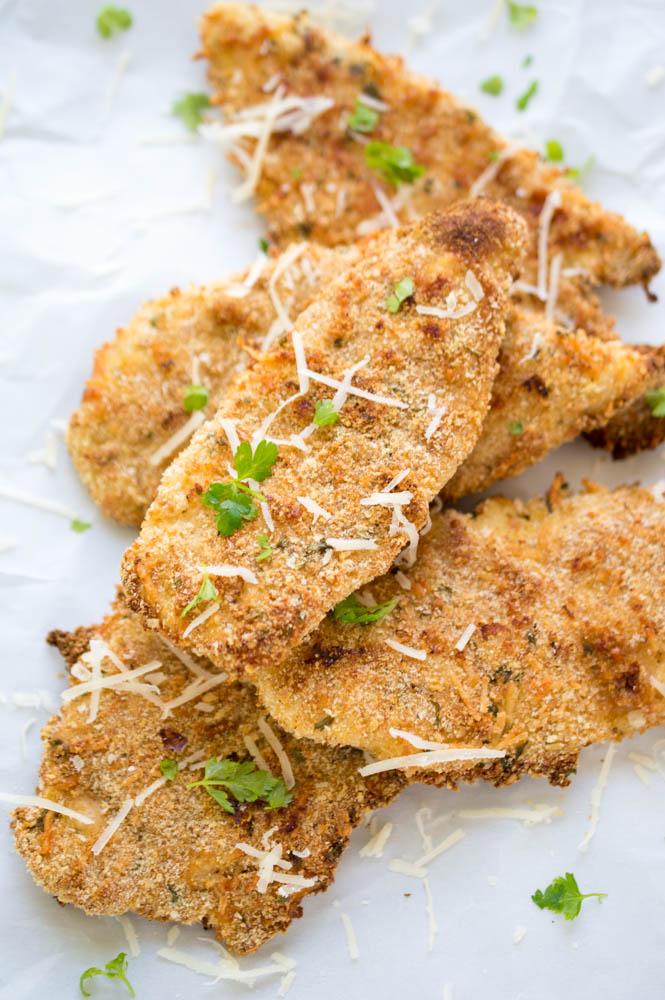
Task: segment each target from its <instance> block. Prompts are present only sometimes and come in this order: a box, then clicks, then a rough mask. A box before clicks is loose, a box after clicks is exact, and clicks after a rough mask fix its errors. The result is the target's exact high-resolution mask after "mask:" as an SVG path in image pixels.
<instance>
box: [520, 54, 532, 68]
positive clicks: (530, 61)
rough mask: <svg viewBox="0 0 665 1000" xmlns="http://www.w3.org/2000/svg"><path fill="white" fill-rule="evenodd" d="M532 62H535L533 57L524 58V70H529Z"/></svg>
mask: <svg viewBox="0 0 665 1000" xmlns="http://www.w3.org/2000/svg"><path fill="white" fill-rule="evenodd" d="M532 62H533V56H524V59H523V60H522V69H527V67H529V66H530V65H531V63H532Z"/></svg>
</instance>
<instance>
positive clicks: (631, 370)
mask: <svg viewBox="0 0 665 1000" xmlns="http://www.w3.org/2000/svg"><path fill="white" fill-rule="evenodd" d="M664 377H665V348H662V347H661V348H651V349H643V348H640V347H636V346H634V345H632V344H623V343H622V342H621V341H620V340H608V339H598V338H597V337H594V336H589V335H588V334H587V333H586V332H585V331H584V330H582V329H577V330H570V329H567V328H566V327H564V326H562V325H561V324H558V323H553V322H551V321H549V320H546V319H545V317H544V316H543V314H542V313H539V312H537V311H535V310H534V309H533V308H532V307H530V306H529V305H528V304H525V305H517V304H516V305H515V306H514V307H513V308H512V310H511V313H510V315H509V317H508V319H507V320H506V337H505V339H504V342H503V344H502V346H501V353H500V354H499V372H498V374H497V377H496V380H495V382H494V388H493V391H492V402H491V404H490V408H489V410H488V413H487V416H486V417H485V421H484V423H483V428H482V431H481V433H480V437H479V438H478V442H477V444H476V446H475V448H474V449H473V451H472V452H471V454H470V455H469V457H468V458H467V460H466V461H465V462H464V463H463V464H462V465H461V466H460V468H459V469H458V470H457V472H456V473H455V475H454V476H453V478H452V479H451V480H450V482H449V483H448V484H447V486H446V487H445V488H444V491H443V496H444V499H445V500H446V501H447V502H451V501H454V500H457V499H459V498H460V497H463V496H466V495H467V494H469V493H477V492H480V491H481V490H484V489H487V487H488V486H490V485H491V484H492V483H493V482H496V481H497V480H499V479H506V478H508V477H509V476H517V475H519V474H520V473H521V472H523V471H524V469H526V468H528V467H529V466H531V465H535V463H536V462H537V461H539V460H540V459H541V458H543V457H544V456H545V455H547V454H548V453H549V452H550V451H553V450H554V449H555V448H558V447H559V446H560V445H562V444H564V443H565V442H566V441H570V440H572V438H574V437H576V436H577V435H578V434H581V433H583V432H588V431H593V430H594V429H595V428H599V427H600V428H603V429H601V430H600V431H597V432H596V433H598V434H600V435H605V434H606V433H607V432H606V430H605V429H604V425H605V424H607V422H608V420H610V418H612V417H613V415H614V414H617V413H619V411H622V407H625V405H626V403H633V402H634V401H635V400H638V401H639V400H640V399H641V398H642V396H643V394H644V392H645V391H646V390H648V389H653V388H655V387H656V386H657V385H658V384H660V383H661V382H662V381H663V378H664ZM638 405H639V404H638ZM615 419H621V416H620V415H619V417H617V418H615ZM624 419H625V423H626V424H629V423H630V424H632V423H633V422H635V423H636V424H637V421H636V420H635V417H634V412H633V411H632V407H631V412H630V415H629V416H627V417H626V418H624ZM614 422H615V421H614V420H611V423H610V426H612V425H613V424H614ZM661 423H662V424H663V425H665V421H661ZM661 440H662V438H661ZM656 443H658V441H654V442H653V444H656ZM653 444H652V445H650V444H649V443H647V442H645V443H644V447H649V446H653Z"/></svg>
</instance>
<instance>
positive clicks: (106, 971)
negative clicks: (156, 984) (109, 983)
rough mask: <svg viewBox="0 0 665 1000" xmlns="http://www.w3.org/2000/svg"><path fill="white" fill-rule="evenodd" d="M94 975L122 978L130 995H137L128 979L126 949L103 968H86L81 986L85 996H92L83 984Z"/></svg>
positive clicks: (81, 979) (80, 982)
mask: <svg viewBox="0 0 665 1000" xmlns="http://www.w3.org/2000/svg"><path fill="white" fill-rule="evenodd" d="M93 976H106V978H107V979H120V980H121V981H122V982H123V983H124V984H125V986H126V987H127V989H128V990H129V995H130V997H135V996H136V993H135V992H134V990H133V988H132V984H131V983H130V981H129V980H128V979H127V955H126V954H125V952H124V951H121V952H120V954H119V955H116V956H115V958H112V959H111V961H110V962H107V963H106V965H105V966H104V968H103V969H96V968H94V967H93V968H90V969H86V970H85V972H83V973H82V974H81V978H80V979H79V987H80V989H81V993H82V994H83V996H84V997H89V996H92V994H91V993H88V991H87V990H86V989H85V987H84V986H83V984H84V983H85V982H86V980H87V979H92V978H93Z"/></svg>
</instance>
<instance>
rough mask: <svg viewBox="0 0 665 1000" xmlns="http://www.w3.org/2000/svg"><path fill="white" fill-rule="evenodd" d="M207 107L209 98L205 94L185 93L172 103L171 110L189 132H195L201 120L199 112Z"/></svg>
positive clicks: (201, 116)
mask: <svg viewBox="0 0 665 1000" xmlns="http://www.w3.org/2000/svg"><path fill="white" fill-rule="evenodd" d="M209 107H210V98H209V97H208V95H207V94H185V96H184V97H183V98H182V99H181V100H180V101H176V102H175V103H174V105H173V107H172V108H171V111H172V113H173V114H174V115H177V116H178V117H179V118H182V120H183V122H184V123H185V125H186V126H187V128H188V129H189V131H190V132H196V130H197V128H198V127H199V125H200V124H201V122H202V121H203V115H202V114H201V112H202V111H203V110H204V108H209Z"/></svg>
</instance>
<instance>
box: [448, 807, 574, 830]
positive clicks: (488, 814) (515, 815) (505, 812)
mask: <svg viewBox="0 0 665 1000" xmlns="http://www.w3.org/2000/svg"><path fill="white" fill-rule="evenodd" d="M457 815H458V816H459V818H460V819H515V820H519V821H521V822H523V823H524V825H525V826H535V825H536V823H551V822H552V818H553V817H554V816H563V812H562V810H561V809H559V807H558V806H547V805H537V806H534V807H533V809H521V808H512V807H508V806H504V807H500V806H494V807H490V808H488V809H460V811H459V813H458V814H457Z"/></svg>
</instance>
